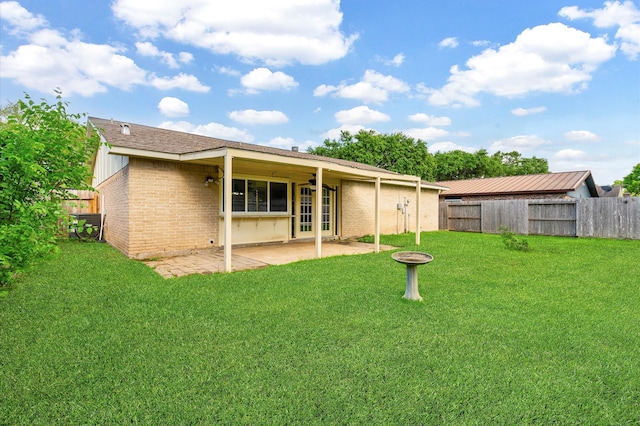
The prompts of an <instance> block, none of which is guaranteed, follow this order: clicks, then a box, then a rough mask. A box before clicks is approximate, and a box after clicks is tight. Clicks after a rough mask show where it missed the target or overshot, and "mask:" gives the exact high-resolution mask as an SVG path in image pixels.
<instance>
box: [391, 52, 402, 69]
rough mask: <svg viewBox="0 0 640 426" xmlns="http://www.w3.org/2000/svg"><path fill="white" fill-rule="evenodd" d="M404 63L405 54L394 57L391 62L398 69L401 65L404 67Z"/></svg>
mask: <svg viewBox="0 0 640 426" xmlns="http://www.w3.org/2000/svg"><path fill="white" fill-rule="evenodd" d="M403 63H404V54H403V53H398V54H397V55H396V56H394V57H393V59H392V60H391V65H394V66H396V67H399V66H400V65H402V64H403Z"/></svg>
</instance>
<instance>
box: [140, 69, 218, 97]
mask: <svg viewBox="0 0 640 426" xmlns="http://www.w3.org/2000/svg"><path fill="white" fill-rule="evenodd" d="M149 83H150V84H151V85H152V86H153V87H155V88H156V89H159V90H171V89H183V90H189V91H191V92H200V93H207V92H208V91H209V90H210V89H211V88H210V87H209V86H205V85H204V84H202V83H200V81H199V80H198V78H197V77H196V76H194V75H191V74H185V73H180V74H178V75H176V76H174V77H171V78H169V77H156V76H152V77H151V78H150V79H149Z"/></svg>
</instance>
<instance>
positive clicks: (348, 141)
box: [309, 130, 549, 181]
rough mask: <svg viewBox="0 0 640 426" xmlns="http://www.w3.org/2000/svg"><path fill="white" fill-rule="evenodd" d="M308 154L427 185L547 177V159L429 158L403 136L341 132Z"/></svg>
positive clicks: (508, 155) (483, 153)
mask: <svg viewBox="0 0 640 426" xmlns="http://www.w3.org/2000/svg"><path fill="white" fill-rule="evenodd" d="M309 152H311V153H312V154H317V155H323V156H325V157H333V158H341V159H343V160H350V161H357V162H360V163H365V164H369V165H372V166H376V167H381V168H383V169H386V170H390V171H394V172H398V173H404V174H410V175H414V176H420V177H422V179H425V180H430V181H447V180H460V179H473V178H481V177H498V176H514V175H525V174H540V173H549V164H548V162H547V160H546V159H544V158H536V157H531V158H525V157H522V155H521V154H520V153H519V152H517V151H512V152H500V151H498V152H496V153H495V154H493V155H489V153H488V152H487V150H485V149H480V150H478V151H476V152H475V153H469V152H465V151H460V150H456V151H450V152H437V153H435V154H430V153H429V152H428V151H427V144H426V143H425V142H423V141H421V140H414V139H413V138H411V137H408V136H406V135H404V134H402V133H394V134H391V135H386V134H379V133H376V132H374V131H373V130H370V131H365V130H361V131H359V132H358V133H357V134H355V135H352V134H350V133H349V132H342V133H341V135H340V139H339V140H330V139H326V140H325V141H324V144H323V145H322V146H319V147H318V148H315V149H311V150H309Z"/></svg>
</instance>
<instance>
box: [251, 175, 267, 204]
mask: <svg viewBox="0 0 640 426" xmlns="http://www.w3.org/2000/svg"><path fill="white" fill-rule="evenodd" d="M247 188H248V190H247V211H248V212H266V211H267V182H265V181H263V180H248V181H247Z"/></svg>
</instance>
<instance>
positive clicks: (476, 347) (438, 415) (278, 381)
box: [0, 232, 640, 425]
mask: <svg viewBox="0 0 640 426" xmlns="http://www.w3.org/2000/svg"><path fill="white" fill-rule="evenodd" d="M527 240H528V241H529V244H530V245H531V247H532V251H531V252H518V251H512V250H507V249H506V248H505V247H504V245H503V244H502V240H501V238H500V236H499V235H482V234H470V233H452V232H435V233H425V234H423V235H422V245H421V246H420V247H419V249H420V250H422V251H426V252H428V253H430V254H432V255H433V256H434V261H433V262H432V263H431V264H429V265H425V266H421V267H420V269H419V271H420V293H421V295H422V296H423V297H424V301H423V302H411V301H407V300H404V299H402V294H403V293H404V286H405V269H404V266H402V265H400V264H397V263H395V262H394V261H392V260H391V258H390V253H389V252H384V253H379V254H369V255H359V256H341V257H334V258H327V259H321V260H310V261H303V262H298V263H295V264H290V265H284V266H274V267H269V268H266V269H261V270H255V271H245V272H237V273H233V274H221V275H209V276H189V277H184V278H177V279H170V280H164V279H162V278H160V277H159V276H157V275H156V274H155V273H154V272H153V271H152V270H151V269H149V268H148V267H146V266H145V265H144V264H142V263H140V262H136V261H131V260H127V259H126V258H125V257H124V256H122V255H121V254H120V253H118V252H116V251H115V250H114V249H112V248H111V247H109V246H108V245H104V244H88V243H84V244H83V243H65V244H63V245H62V251H61V254H60V255H58V256H56V257H53V258H51V259H49V260H48V261H46V262H44V263H43V264H41V265H40V266H38V267H37V268H35V269H33V270H32V271H31V272H29V273H28V274H26V275H25V276H24V277H23V278H22V279H21V280H20V281H19V282H18V283H17V284H16V285H14V286H13V288H11V289H10V291H9V292H8V294H7V295H6V297H3V298H0V424H11V425H14V424H28V425H37V424H42V425H45V424H46V425H50V424H124V423H127V424H129V423H134V424H214V423H218V424H237V423H244V424H264V423H269V424H327V423H336V424H347V423H348V424H365V423H367V424H478V425H485V424H551V423H556V424H563V425H564V424H602V425H615V424H625V425H637V424H639V423H640V349H639V348H640V241H616V240H598V239H571V238H553V237H527ZM412 241H413V236H411V235H404V236H395V237H392V236H389V237H383V239H382V242H383V243H385V244H393V245H397V246H402V247H403V248H404V249H409V250H411V249H415V248H416V247H415V246H414V245H413V244H412Z"/></svg>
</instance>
